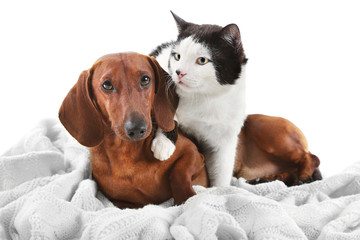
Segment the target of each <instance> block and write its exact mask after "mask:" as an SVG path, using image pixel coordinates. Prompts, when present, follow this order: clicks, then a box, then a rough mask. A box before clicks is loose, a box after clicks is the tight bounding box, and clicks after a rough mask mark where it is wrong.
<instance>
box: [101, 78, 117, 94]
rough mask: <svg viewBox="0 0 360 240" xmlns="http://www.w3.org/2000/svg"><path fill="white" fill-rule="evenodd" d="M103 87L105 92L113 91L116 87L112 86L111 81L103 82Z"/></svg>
mask: <svg viewBox="0 0 360 240" xmlns="http://www.w3.org/2000/svg"><path fill="white" fill-rule="evenodd" d="M101 87H102V88H103V89H104V90H105V91H108V92H109V91H113V90H114V86H113V85H112V83H111V81H110V80H105V82H103V84H102V85H101Z"/></svg>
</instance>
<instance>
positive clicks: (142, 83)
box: [140, 75, 151, 88]
mask: <svg viewBox="0 0 360 240" xmlns="http://www.w3.org/2000/svg"><path fill="white" fill-rule="evenodd" d="M150 82H151V78H150V77H149V76H147V75H145V76H142V77H141V79H140V86H141V87H143V88H145V87H147V86H149V85H150Z"/></svg>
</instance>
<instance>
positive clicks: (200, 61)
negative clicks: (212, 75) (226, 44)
mask: <svg viewBox="0 0 360 240" xmlns="http://www.w3.org/2000/svg"><path fill="white" fill-rule="evenodd" d="M208 62H209V59H207V58H206V57H199V58H198V59H196V63H197V64H199V65H205V64H207V63H208Z"/></svg>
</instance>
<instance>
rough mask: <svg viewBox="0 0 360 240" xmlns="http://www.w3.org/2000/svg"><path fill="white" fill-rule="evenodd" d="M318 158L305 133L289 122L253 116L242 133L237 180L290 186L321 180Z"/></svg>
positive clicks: (240, 135)
mask: <svg viewBox="0 0 360 240" xmlns="http://www.w3.org/2000/svg"><path fill="white" fill-rule="evenodd" d="M319 164H320V161H319V159H318V157H316V156H315V155H314V154H311V153H310V152H309V151H308V144H307V141H306V138H305V136H304V134H303V133H302V132H301V131H300V129H299V128H297V127H296V126H295V125H294V124H293V123H291V122H290V121H289V120H286V119H284V118H280V117H270V116H265V115H260V114H254V115H249V116H248V117H247V119H246V121H245V123H244V127H243V128H242V130H241V133H240V134H239V143H238V147H237V158H236V163H235V168H234V176H235V177H238V178H239V177H243V178H245V179H247V180H249V182H250V183H254V184H256V183H261V182H266V181H273V180H281V181H283V182H284V183H285V184H286V185H288V186H293V185H298V184H302V183H306V182H311V181H314V180H320V179H321V178H322V177H321V174H320V171H319V169H318V166H319Z"/></svg>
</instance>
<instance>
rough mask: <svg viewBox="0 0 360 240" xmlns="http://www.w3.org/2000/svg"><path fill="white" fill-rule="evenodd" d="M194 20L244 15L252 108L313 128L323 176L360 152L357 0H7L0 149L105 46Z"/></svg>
mask: <svg viewBox="0 0 360 240" xmlns="http://www.w3.org/2000/svg"><path fill="white" fill-rule="evenodd" d="M170 10H173V11H174V12H175V13H176V14H178V15H179V16H180V17H182V18H183V19H185V20H187V21H191V22H195V23H209V24H218V25H221V26H225V25H226V24H229V23H236V24H238V26H239V28H240V31H241V35H242V40H243V44H244V48H245V52H246V54H247V57H248V58H249V61H248V67H247V101H248V109H247V110H248V112H249V113H263V114H268V115H276V116H282V117H286V118H288V119H290V120H291V121H292V122H294V123H295V124H296V125H297V126H298V127H300V129H301V130H302V131H303V132H304V134H305V135H306V137H307V139H308V142H309V149H310V151H311V152H313V153H314V154H316V155H317V156H318V157H319V158H320V160H321V169H322V172H323V174H324V175H325V176H330V175H333V174H335V173H337V172H340V171H341V170H342V169H344V168H345V167H347V166H349V165H351V163H353V162H356V161H360V154H359V150H360V113H359V111H360V109H359V104H360V94H359V90H360V88H359V82H360V71H359V70H360V60H359V58H360V14H359V12H360V7H359V6H358V4H357V3H356V1H347V0H338V1H314V0H307V1H304V0H302V1H288V0H283V1H278V0H276V1H268V0H263V1H250V0H248V1H239V0H234V1H214V2H213V3H212V2H210V1H194V0H192V1H184V0H181V1H180V0H179V1H171V2H170V1H163V2H160V1H158V2H156V1H136V0H131V1H51V0H44V1H39V0H32V1H17V0H12V1H1V3H0V83H1V85H0V112H1V115H0V154H1V153H3V152H4V151H5V150H7V149H8V148H9V147H10V146H12V145H13V144H14V143H15V142H16V141H17V140H19V139H20V138H21V137H22V136H23V135H24V134H26V133H27V132H29V131H30V129H31V128H32V127H34V126H35V125H36V124H37V123H38V122H39V121H40V120H41V119H44V118H57V112H58V109H59V106H60V104H61V102H62V100H63V98H64V97H65V95H66V94H67V92H68V90H69V89H70V88H71V87H72V85H73V84H74V83H75V82H76V81H77V78H78V76H79V74H80V72H81V71H82V70H85V69H88V68H90V67H91V65H92V64H93V62H94V61H95V60H96V59H97V58H99V57H100V56H102V55H105V54H107V53H113V52H122V51H136V52H140V53H143V54H147V53H149V52H150V51H151V50H152V49H153V48H155V47H156V46H157V45H158V44H160V43H162V42H165V41H168V40H172V39H175V38H176V35H177V29H176V26H175V23H174V21H173V18H172V16H171V14H170Z"/></svg>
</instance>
